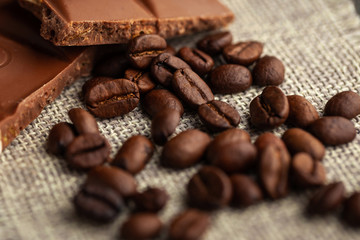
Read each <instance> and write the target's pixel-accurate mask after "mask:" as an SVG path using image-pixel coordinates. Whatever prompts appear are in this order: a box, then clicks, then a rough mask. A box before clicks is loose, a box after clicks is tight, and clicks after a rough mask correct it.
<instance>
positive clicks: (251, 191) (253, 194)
mask: <svg viewBox="0 0 360 240" xmlns="http://www.w3.org/2000/svg"><path fill="white" fill-rule="evenodd" d="M230 181H231V184H232V189H233V196H232V201H231V202H232V205H233V206H235V207H248V206H250V205H253V204H255V203H258V202H259V201H261V200H262V199H263V194H262V192H261V189H260V187H259V186H258V184H257V183H256V182H255V181H254V180H252V179H251V178H250V177H248V176H245V175H242V174H235V175H232V176H231V177H230Z"/></svg>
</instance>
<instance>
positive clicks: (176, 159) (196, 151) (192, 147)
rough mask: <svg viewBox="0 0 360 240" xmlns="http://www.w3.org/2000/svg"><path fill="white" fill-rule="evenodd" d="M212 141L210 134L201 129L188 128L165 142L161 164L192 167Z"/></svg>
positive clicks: (171, 166)
mask: <svg viewBox="0 0 360 240" xmlns="http://www.w3.org/2000/svg"><path fill="white" fill-rule="evenodd" d="M210 141H211V138H210V136H209V135H208V134H206V133H204V132H202V131H200V130H197V129H190V130H186V131H184V132H182V133H180V134H179V135H177V136H176V137H174V138H172V139H171V140H170V141H168V142H167V143H166V144H165V146H164V148H163V151H162V154H161V157H160V161H161V164H162V165H164V166H166V167H170V168H176V169H182V168H187V167H191V166H192V165H194V164H196V163H197V162H199V161H200V160H201V159H202V157H203V155H204V153H205V150H206V147H207V146H208V144H209V143H210Z"/></svg>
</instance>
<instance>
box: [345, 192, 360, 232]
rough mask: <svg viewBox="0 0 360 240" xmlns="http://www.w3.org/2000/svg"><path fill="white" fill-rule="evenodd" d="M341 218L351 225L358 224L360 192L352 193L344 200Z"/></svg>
mask: <svg viewBox="0 0 360 240" xmlns="http://www.w3.org/2000/svg"><path fill="white" fill-rule="evenodd" d="M342 216H343V219H344V220H345V222H346V223H347V224H349V225H351V226H353V227H359V226H360V193H359V192H355V193H353V194H352V195H351V196H350V197H349V198H348V199H346V201H345V202H344V210H343V214H342Z"/></svg>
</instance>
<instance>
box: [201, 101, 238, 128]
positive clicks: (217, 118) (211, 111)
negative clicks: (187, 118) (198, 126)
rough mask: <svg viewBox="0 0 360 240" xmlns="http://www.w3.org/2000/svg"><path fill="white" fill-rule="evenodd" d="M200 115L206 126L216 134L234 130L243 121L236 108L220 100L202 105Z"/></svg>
mask: <svg viewBox="0 0 360 240" xmlns="http://www.w3.org/2000/svg"><path fill="white" fill-rule="evenodd" d="M198 114H199V117H200V119H201V121H202V122H203V123H204V124H205V126H206V127H207V128H208V129H210V130H211V131H214V132H219V131H223V130H225V129H228V128H234V127H236V126H237V125H239V123H240V119H241V118H240V114H239V112H238V111H237V110H236V109H235V108H233V107H232V106H230V105H229V104H227V103H225V102H222V101H218V100H213V101H211V102H209V103H204V104H202V105H200V107H199V108H198Z"/></svg>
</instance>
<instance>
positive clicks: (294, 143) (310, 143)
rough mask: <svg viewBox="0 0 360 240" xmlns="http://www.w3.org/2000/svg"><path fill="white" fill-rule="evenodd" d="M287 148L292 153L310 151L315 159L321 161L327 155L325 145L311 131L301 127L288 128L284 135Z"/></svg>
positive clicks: (283, 138)
mask: <svg viewBox="0 0 360 240" xmlns="http://www.w3.org/2000/svg"><path fill="white" fill-rule="evenodd" d="M282 140H283V141H284V143H285V144H286V147H287V149H288V150H289V152H290V153H291V154H292V155H295V154H296V153H300V152H306V153H308V154H309V155H310V156H311V157H312V158H313V159H314V160H317V161H320V160H321V159H323V157H324V155H325V147H324V145H323V144H322V143H321V142H320V141H319V140H318V139H317V138H315V137H314V136H313V135H311V134H310V133H308V132H306V131H304V130H302V129H300V128H291V129H288V130H287V131H286V132H285V133H284V135H283V136H282Z"/></svg>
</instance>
